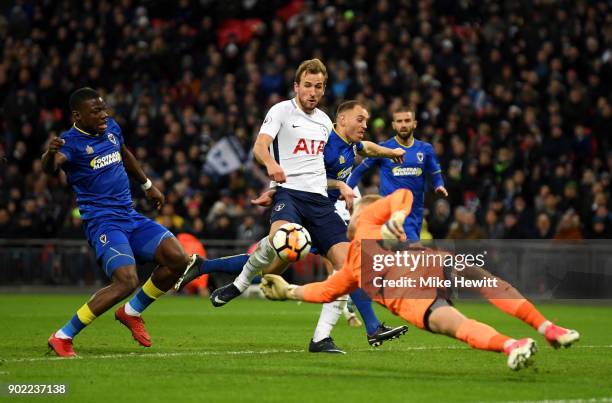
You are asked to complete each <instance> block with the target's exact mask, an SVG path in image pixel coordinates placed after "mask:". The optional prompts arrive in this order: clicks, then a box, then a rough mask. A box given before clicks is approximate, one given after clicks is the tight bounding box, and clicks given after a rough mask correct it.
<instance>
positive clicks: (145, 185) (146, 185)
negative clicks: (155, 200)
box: [140, 178, 153, 192]
mask: <svg viewBox="0 0 612 403" xmlns="http://www.w3.org/2000/svg"><path fill="white" fill-rule="evenodd" d="M140 187H141V188H142V190H144V191H145V192H146V191H147V190H149V189H151V188H152V187H153V182H151V179H149V178H147V181H146V182H145V183H143V184H142V185H140Z"/></svg>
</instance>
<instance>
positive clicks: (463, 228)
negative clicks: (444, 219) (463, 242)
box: [447, 207, 486, 239]
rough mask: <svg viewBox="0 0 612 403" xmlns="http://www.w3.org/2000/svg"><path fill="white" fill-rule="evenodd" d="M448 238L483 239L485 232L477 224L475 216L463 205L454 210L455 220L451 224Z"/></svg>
mask: <svg viewBox="0 0 612 403" xmlns="http://www.w3.org/2000/svg"><path fill="white" fill-rule="evenodd" d="M447 238H448V239H485V238H486V234H485V232H484V231H483V229H482V228H480V226H479V225H478V224H476V216H475V215H474V213H473V212H472V211H470V210H468V209H466V208H465V207H458V208H457V209H456V210H455V221H454V222H453V224H452V225H451V229H450V232H449V233H448V236H447Z"/></svg>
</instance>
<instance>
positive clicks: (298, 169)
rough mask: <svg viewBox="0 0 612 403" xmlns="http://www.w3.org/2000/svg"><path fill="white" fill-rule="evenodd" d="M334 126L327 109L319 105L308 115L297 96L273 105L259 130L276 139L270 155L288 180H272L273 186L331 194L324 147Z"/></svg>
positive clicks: (271, 184)
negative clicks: (324, 110) (278, 181)
mask: <svg viewBox="0 0 612 403" xmlns="http://www.w3.org/2000/svg"><path fill="white" fill-rule="evenodd" d="M331 128H332V121H331V119H330V118H329V116H327V114H326V113H325V112H323V111H321V110H320V109H318V108H315V109H314V111H313V112H312V114H306V113H305V112H304V111H302V110H301V109H300V108H299V107H298V106H297V104H296V102H295V100H294V99H291V100H289V101H283V102H279V103H277V104H276V105H274V106H272V108H270V110H269V111H268V114H267V115H266V118H265V120H264V122H263V124H262V125H261V129H260V130H259V133H260V134H267V135H268V136H271V137H272V138H273V139H274V141H273V142H272V144H271V145H270V154H271V155H272V156H273V157H274V159H275V160H276V162H277V163H278V164H279V165H280V166H281V167H282V168H283V171H285V175H286V177H287V181H286V182H285V183H282V184H277V183H276V182H274V181H272V182H271V183H270V186H271V187H275V186H281V187H284V188H287V189H294V190H300V191H303V192H311V193H319V194H321V195H323V196H327V177H326V175H325V162H324V160H323V149H324V148H325V144H326V143H327V138H328V136H329V132H330V131H331Z"/></svg>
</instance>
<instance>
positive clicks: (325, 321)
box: [312, 299, 346, 343]
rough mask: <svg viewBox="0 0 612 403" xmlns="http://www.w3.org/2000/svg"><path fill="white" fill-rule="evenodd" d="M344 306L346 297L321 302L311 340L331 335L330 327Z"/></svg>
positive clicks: (336, 320)
mask: <svg viewBox="0 0 612 403" xmlns="http://www.w3.org/2000/svg"><path fill="white" fill-rule="evenodd" d="M345 306H346V299H337V300H336V301H334V302H328V303H326V304H323V308H322V309H321V315H320V316H319V322H318V323H317V327H316V329H315V332H314V336H313V337H312V341H314V342H315V343H316V342H318V341H321V340H323V339H325V338H327V337H329V336H330V335H331V332H332V329H333V328H334V325H335V324H336V322H338V319H339V318H340V316H341V315H342V311H343V310H344V307H345Z"/></svg>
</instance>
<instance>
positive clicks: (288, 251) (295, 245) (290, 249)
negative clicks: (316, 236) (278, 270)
mask: <svg viewBox="0 0 612 403" xmlns="http://www.w3.org/2000/svg"><path fill="white" fill-rule="evenodd" d="M311 244H312V242H311V240H310V234H309V233H308V231H307V230H306V228H304V227H302V226H301V225H300V224H294V223H287V224H283V225H281V227H280V228H279V229H278V231H276V233H275V234H274V237H273V238H272V247H273V248H274V250H275V251H276V254H277V255H278V257H279V258H280V259H281V260H283V261H285V262H297V261H298V260H300V259H302V258H303V257H304V256H306V255H307V254H308V252H309V251H310V245H311Z"/></svg>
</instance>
